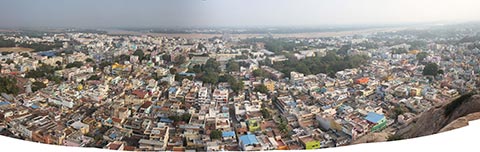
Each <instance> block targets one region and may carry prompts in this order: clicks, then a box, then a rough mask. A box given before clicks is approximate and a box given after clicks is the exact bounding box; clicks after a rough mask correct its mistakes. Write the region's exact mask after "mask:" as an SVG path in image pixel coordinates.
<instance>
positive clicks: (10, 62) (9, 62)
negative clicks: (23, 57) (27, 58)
mask: <svg viewBox="0 0 480 152" xmlns="http://www.w3.org/2000/svg"><path fill="white" fill-rule="evenodd" d="M5 63H6V64H12V63H15V62H13V60H12V59H7V61H5Z"/></svg>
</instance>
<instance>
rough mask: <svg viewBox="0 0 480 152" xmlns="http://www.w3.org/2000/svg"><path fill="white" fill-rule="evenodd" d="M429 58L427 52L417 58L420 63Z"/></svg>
mask: <svg viewBox="0 0 480 152" xmlns="http://www.w3.org/2000/svg"><path fill="white" fill-rule="evenodd" d="M427 56H428V53H427V52H420V53H418V54H417V56H416V58H417V60H418V61H420V62H422V61H423V59H425V58H426V57H427Z"/></svg>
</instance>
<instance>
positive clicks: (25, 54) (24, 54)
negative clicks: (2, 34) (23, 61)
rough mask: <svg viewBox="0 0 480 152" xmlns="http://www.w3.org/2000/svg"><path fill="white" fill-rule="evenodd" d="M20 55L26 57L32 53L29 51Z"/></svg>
mask: <svg viewBox="0 0 480 152" xmlns="http://www.w3.org/2000/svg"><path fill="white" fill-rule="evenodd" d="M20 55H21V56H23V57H26V58H28V57H30V55H28V53H22V54H20Z"/></svg>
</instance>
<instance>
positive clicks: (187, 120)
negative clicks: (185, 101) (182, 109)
mask: <svg viewBox="0 0 480 152" xmlns="http://www.w3.org/2000/svg"><path fill="white" fill-rule="evenodd" d="M190 117H192V115H191V114H189V113H184V114H182V116H181V117H180V118H181V120H182V121H184V122H186V123H188V122H189V121H190Z"/></svg>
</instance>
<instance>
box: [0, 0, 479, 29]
mask: <svg viewBox="0 0 480 152" xmlns="http://www.w3.org/2000/svg"><path fill="white" fill-rule="evenodd" d="M479 6H480V0H0V27H37V26H43V27H65V26H67V27H163V26H303V25H305V26H321V25H358V24H397V23H412V22H415V23H416V22H435V21H478V20H480V7H479Z"/></svg>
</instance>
